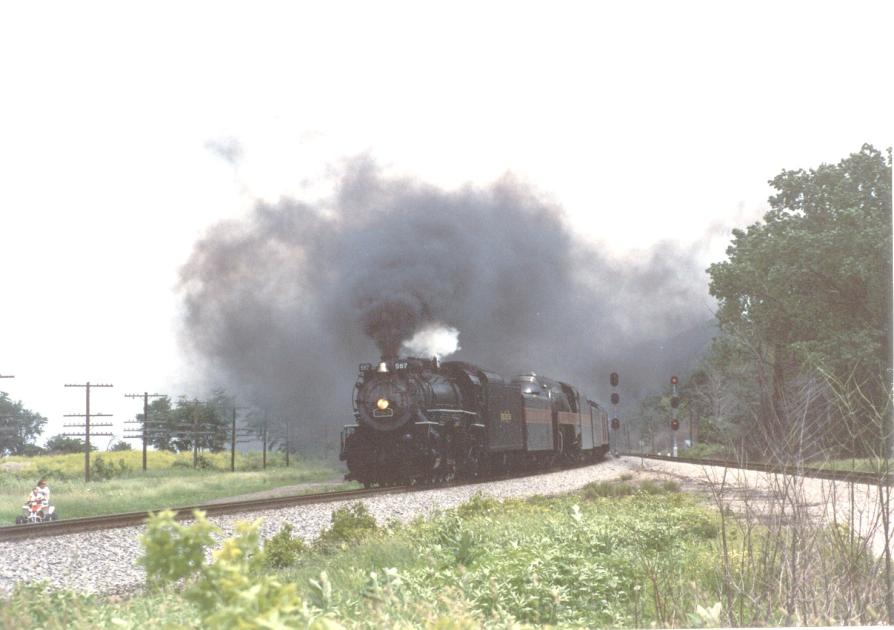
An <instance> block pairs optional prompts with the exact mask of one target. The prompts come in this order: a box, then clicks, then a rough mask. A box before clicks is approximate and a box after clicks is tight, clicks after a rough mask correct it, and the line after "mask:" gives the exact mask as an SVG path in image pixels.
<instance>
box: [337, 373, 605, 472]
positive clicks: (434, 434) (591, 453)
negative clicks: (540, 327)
mask: <svg viewBox="0 0 894 630" xmlns="http://www.w3.org/2000/svg"><path fill="white" fill-rule="evenodd" d="M354 418H355V421H356V422H355V423H354V424H350V425H346V426H345V428H344V431H343V433H342V440H341V453H340V457H341V459H342V460H343V461H345V462H346V463H347V466H348V473H347V475H346V478H347V479H354V480H357V481H359V482H361V483H363V484H364V485H367V486H368V485H373V484H379V485H391V484H407V483H437V482H442V481H448V480H451V479H453V478H467V479H468V478H475V477H481V476H487V475H491V474H499V473H504V472H513V471H523V470H530V469H535V468H542V467H547V466H555V465H559V466H561V465H569V466H570V465H572V464H574V463H578V462H584V461H597V460H599V459H601V458H602V457H603V456H604V455H605V454H606V453H607V452H608V449H609V440H608V436H609V427H608V415H607V414H606V412H605V410H604V409H603V408H602V407H600V406H599V405H598V404H597V403H596V402H594V401H592V400H590V399H588V398H587V397H586V396H584V395H581V394H580V392H578V390H577V389H575V388H574V387H572V386H571V385H568V384H567V383H562V382H560V381H554V380H551V379H548V378H544V377H542V376H540V375H538V374H534V373H529V374H522V375H520V376H517V377H515V378H513V379H512V380H511V381H509V382H507V381H506V380H504V379H503V378H502V377H501V376H500V375H498V374H495V373H493V372H490V371H488V370H485V369H482V368H480V367H477V366H474V365H471V364H469V363H463V362H460V361H448V362H444V363H439V362H438V361H437V359H433V360H429V359H418V358H405V359H384V360H382V361H381V362H380V363H378V364H371V363H364V364H361V365H360V374H359V376H358V379H357V383H356V385H355V387H354Z"/></svg>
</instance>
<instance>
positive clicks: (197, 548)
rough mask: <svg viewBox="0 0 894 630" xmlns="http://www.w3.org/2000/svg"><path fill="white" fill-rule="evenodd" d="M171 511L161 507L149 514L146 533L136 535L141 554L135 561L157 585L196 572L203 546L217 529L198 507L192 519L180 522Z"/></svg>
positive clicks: (201, 562)
mask: <svg viewBox="0 0 894 630" xmlns="http://www.w3.org/2000/svg"><path fill="white" fill-rule="evenodd" d="M175 515H176V513H175V512H174V511H173V510H163V511H161V512H159V513H158V514H152V515H150V516H149V520H148V521H147V523H146V533H145V534H143V535H142V536H140V543H141V544H142V545H143V550H144V554H143V556H142V557H140V559H139V560H138V562H139V563H140V564H141V565H142V566H143V567H144V568H145V569H146V580H147V581H148V582H149V584H151V585H160V584H165V583H167V582H173V581H175V580H179V579H182V578H186V577H190V576H192V575H194V574H195V573H197V572H198V571H200V570H201V569H202V567H203V565H204V562H205V547H207V546H208V545H210V544H211V543H212V542H213V541H214V539H213V537H212V533H214V532H216V531H217V528H216V527H214V526H213V525H212V524H211V523H209V522H208V521H207V520H206V519H205V513H204V512H202V511H201V510H196V511H195V512H193V516H194V518H195V520H194V521H193V522H192V523H191V524H189V525H182V524H180V523H178V522H177V521H175V520H174V516H175Z"/></svg>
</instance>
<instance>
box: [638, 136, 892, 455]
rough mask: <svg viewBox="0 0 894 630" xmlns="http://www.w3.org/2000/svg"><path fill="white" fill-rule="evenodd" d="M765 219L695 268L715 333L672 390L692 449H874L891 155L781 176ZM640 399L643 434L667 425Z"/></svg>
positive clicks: (886, 319)
mask: <svg viewBox="0 0 894 630" xmlns="http://www.w3.org/2000/svg"><path fill="white" fill-rule="evenodd" d="M770 184H771V186H772V187H773V188H774V189H775V193H776V194H774V195H773V196H771V197H770V199H769V204H770V210H769V212H767V213H766V214H765V215H764V217H763V220H761V221H758V222H756V223H754V224H752V225H750V226H748V227H747V228H745V229H736V230H734V231H733V233H732V234H733V238H732V242H731V243H730V245H729V247H728V248H727V250H726V255H727V258H726V260H723V261H722V262H718V263H715V264H712V265H711V266H710V267H709V268H708V269H707V274H708V278H709V290H710V293H711V295H712V296H713V297H714V298H716V300H717V311H716V319H717V324H718V327H719V332H718V334H717V336H716V337H715V338H714V340H713V342H712V345H711V347H710V350H709V351H708V353H707V354H706V356H704V357H703V359H702V361H701V363H700V365H699V366H698V368H697V369H695V370H694V371H693V372H692V373H691V374H690V375H688V377H687V378H685V379H684V380H683V382H682V386H681V388H680V395H681V399H682V400H683V405H682V407H681V412H682V413H681V415H682V416H684V417H687V418H691V419H692V420H693V423H694V425H695V426H696V427H697V429H698V434H699V439H700V441H702V442H714V443H719V444H726V445H728V446H735V447H737V448H738V449H739V450H740V451H741V452H746V453H752V454H762V455H773V454H777V455H780V456H791V455H805V456H810V455H812V454H816V453H820V452H822V453H827V454H829V453H831V454H832V455H834V456H867V455H879V454H882V453H888V452H889V451H890V446H891V444H890V438H891V426H890V425H891V423H890V411H891V382H892V381H891V378H892V372H891V342H892V338H891V317H892V313H891V293H892V273H891V267H892V255H891V249H892V243H891V228H892V224H891V149H890V148H889V149H887V151H886V152H884V153H883V152H881V151H879V150H877V149H875V148H874V147H873V146H871V145H868V144H867V145H864V146H863V147H862V148H861V149H860V151H858V152H857V153H854V154H851V155H850V156H848V157H846V158H845V159H843V160H841V161H840V162H839V163H838V164H831V165H830V164H823V165H821V166H819V167H818V168H816V169H810V170H806V171H805V170H801V169H799V170H783V171H782V172H781V173H780V174H779V175H777V176H776V177H774V178H773V179H772V180H770ZM665 398H666V397H661V396H656V397H653V398H651V399H647V400H646V401H644V404H643V406H642V409H641V413H640V424H641V428H644V429H645V430H646V433H647V432H648V424H649V423H650V422H655V420H656V418H661V417H662V416H663V417H664V418H666V417H668V415H669V414H668V413H667V409H665V407H666V400H665Z"/></svg>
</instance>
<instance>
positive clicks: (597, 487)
mask: <svg viewBox="0 0 894 630" xmlns="http://www.w3.org/2000/svg"><path fill="white" fill-rule="evenodd" d="M635 491H636V487H635V486H633V485H631V484H629V483H615V482H611V481H594V482H592V483H588V484H587V485H585V486H584V487H583V488H581V494H582V495H583V497H584V498H585V499H589V500H590V501H592V500H594V499H599V498H602V497H626V496H629V495H631V494H633V493H634V492H635Z"/></svg>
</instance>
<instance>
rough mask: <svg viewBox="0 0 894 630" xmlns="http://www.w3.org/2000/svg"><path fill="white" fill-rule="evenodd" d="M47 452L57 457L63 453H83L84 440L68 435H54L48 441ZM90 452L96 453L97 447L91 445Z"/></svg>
mask: <svg viewBox="0 0 894 630" xmlns="http://www.w3.org/2000/svg"><path fill="white" fill-rule="evenodd" d="M46 450H47V452H48V453H51V454H54V455H57V454H62V453H83V452H84V440H82V439H81V438H76V437H69V436H67V435H54V436H53V437H51V438H50V439H49V440H47V446H46ZM90 450H91V451H95V450H96V446H95V445H93V444H91V445H90Z"/></svg>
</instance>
